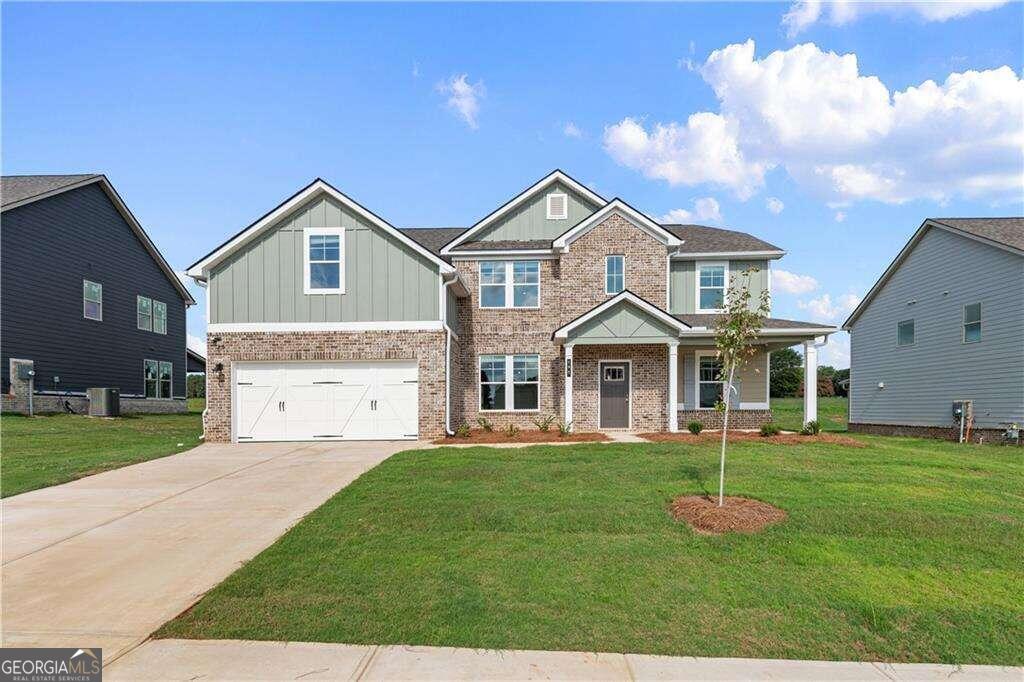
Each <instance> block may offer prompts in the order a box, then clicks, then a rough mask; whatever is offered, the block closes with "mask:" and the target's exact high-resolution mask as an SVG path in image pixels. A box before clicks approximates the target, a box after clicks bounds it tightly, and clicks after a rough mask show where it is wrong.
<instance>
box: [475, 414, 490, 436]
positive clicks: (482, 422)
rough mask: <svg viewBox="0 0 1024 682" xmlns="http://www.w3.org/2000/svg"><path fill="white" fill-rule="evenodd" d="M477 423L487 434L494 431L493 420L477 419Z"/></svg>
mask: <svg viewBox="0 0 1024 682" xmlns="http://www.w3.org/2000/svg"><path fill="white" fill-rule="evenodd" d="M476 423H477V424H479V425H480V428H481V429H483V430H484V431H486V432H487V433H490V432H491V431H493V430H494V424H492V423H491V420H490V419H488V418H487V417H477V418H476Z"/></svg>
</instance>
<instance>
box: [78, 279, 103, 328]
mask: <svg viewBox="0 0 1024 682" xmlns="http://www.w3.org/2000/svg"><path fill="white" fill-rule="evenodd" d="M82 315H83V316H84V317H85V319H87V320H96V321H98V322H102V321H103V285H102V284H98V283H96V282H90V281H89V280H87V279H83V280H82Z"/></svg>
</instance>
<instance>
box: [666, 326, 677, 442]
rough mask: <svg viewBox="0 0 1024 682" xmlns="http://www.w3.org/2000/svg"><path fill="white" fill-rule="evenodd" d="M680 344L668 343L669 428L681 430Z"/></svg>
mask: <svg viewBox="0 0 1024 682" xmlns="http://www.w3.org/2000/svg"><path fill="white" fill-rule="evenodd" d="M678 384H679V344H678V343H670V344H668V430H669V431H671V432H673V433H675V432H676V431H678V430H679V406H678V403H679V399H678V394H679V386H678Z"/></svg>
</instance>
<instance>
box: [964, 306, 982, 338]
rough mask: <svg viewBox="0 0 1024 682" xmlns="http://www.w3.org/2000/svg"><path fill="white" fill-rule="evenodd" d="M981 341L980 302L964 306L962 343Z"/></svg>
mask: <svg viewBox="0 0 1024 682" xmlns="http://www.w3.org/2000/svg"><path fill="white" fill-rule="evenodd" d="M978 341H981V304H980V303H971V304H969V305H965V306H964V343H976V342H978Z"/></svg>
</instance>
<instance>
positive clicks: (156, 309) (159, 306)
mask: <svg viewBox="0 0 1024 682" xmlns="http://www.w3.org/2000/svg"><path fill="white" fill-rule="evenodd" d="M153 331H155V332H156V333H157V334H166V333H167V304H166V303H164V302H163V301H153Z"/></svg>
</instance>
